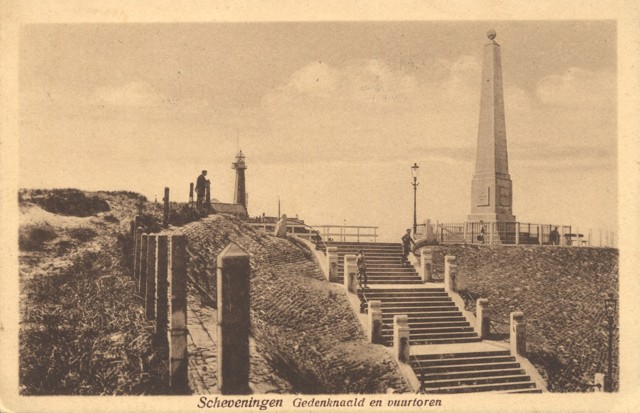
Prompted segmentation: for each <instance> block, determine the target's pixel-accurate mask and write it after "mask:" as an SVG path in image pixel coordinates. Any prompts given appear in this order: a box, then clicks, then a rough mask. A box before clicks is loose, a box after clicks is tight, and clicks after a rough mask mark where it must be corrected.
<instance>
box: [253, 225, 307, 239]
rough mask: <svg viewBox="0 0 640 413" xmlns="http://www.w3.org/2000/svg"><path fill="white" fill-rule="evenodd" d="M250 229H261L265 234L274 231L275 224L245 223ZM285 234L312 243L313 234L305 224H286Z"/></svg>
mask: <svg viewBox="0 0 640 413" xmlns="http://www.w3.org/2000/svg"><path fill="white" fill-rule="evenodd" d="M246 224H247V225H249V226H250V227H253V228H256V229H261V230H263V231H266V232H273V231H275V230H276V223H275V222H246ZM287 234H291V235H296V236H298V237H300V238H303V239H306V240H309V241H313V236H314V235H315V233H314V232H313V230H312V228H311V227H310V226H309V225H306V224H299V223H295V224H293V223H291V222H287Z"/></svg>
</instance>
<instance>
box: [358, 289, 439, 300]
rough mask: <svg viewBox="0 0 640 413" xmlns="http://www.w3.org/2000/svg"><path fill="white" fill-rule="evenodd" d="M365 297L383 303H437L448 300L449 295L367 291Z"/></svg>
mask: <svg viewBox="0 0 640 413" xmlns="http://www.w3.org/2000/svg"><path fill="white" fill-rule="evenodd" d="M367 295H371V296H375V297H378V299H380V300H385V301H402V300H407V301H416V300H424V301H438V300H450V299H451V298H450V297H449V294H447V293H444V292H442V293H439V292H425V293H396V294H393V293H384V292H379V291H378V290H377V289H375V290H374V289H369V291H367Z"/></svg>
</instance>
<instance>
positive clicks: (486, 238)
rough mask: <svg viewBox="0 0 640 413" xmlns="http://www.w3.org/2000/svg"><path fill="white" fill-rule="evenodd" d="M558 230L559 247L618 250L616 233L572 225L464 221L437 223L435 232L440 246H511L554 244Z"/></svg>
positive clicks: (557, 243)
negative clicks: (593, 247)
mask: <svg viewBox="0 0 640 413" xmlns="http://www.w3.org/2000/svg"><path fill="white" fill-rule="evenodd" d="M554 229H557V232H558V234H557V236H556V237H555V239H556V242H555V245H563V246H579V247H582V246H599V247H615V246H616V245H617V242H616V241H617V237H616V233H615V232H612V231H603V230H596V231H594V230H593V229H589V228H588V229H583V230H581V229H580V228H579V227H573V226H571V225H557V224H534V223H528V222H509V221H493V222H488V221H485V222H480V221H475V222H462V223H436V224H435V230H434V231H433V234H434V238H435V240H434V241H436V242H438V243H440V244H461V243H465V244H507V245H550V244H554V242H553V238H554V237H553V236H552V232H553V230H554Z"/></svg>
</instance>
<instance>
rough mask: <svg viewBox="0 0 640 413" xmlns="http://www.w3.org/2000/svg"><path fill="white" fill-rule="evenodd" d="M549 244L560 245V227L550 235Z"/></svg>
mask: <svg viewBox="0 0 640 413" xmlns="http://www.w3.org/2000/svg"><path fill="white" fill-rule="evenodd" d="M549 243H550V244H551V245H558V244H560V233H559V232H558V227H555V228H554V229H553V231H551V232H550V233H549Z"/></svg>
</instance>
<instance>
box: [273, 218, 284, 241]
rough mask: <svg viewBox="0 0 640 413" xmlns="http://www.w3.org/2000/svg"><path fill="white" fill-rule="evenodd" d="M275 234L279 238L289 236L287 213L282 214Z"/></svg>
mask: <svg viewBox="0 0 640 413" xmlns="http://www.w3.org/2000/svg"><path fill="white" fill-rule="evenodd" d="M274 235H275V236H276V237H278V238H287V216H286V215H285V214H282V218H280V220H279V221H278V223H277V224H276V231H275V234H274Z"/></svg>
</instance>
